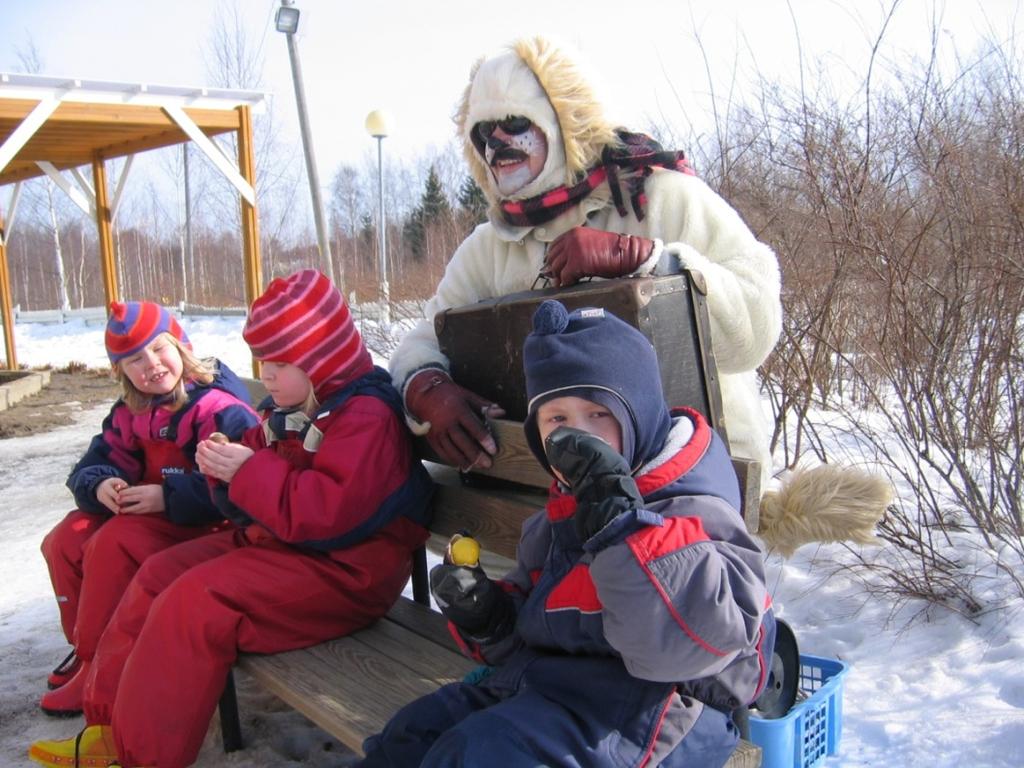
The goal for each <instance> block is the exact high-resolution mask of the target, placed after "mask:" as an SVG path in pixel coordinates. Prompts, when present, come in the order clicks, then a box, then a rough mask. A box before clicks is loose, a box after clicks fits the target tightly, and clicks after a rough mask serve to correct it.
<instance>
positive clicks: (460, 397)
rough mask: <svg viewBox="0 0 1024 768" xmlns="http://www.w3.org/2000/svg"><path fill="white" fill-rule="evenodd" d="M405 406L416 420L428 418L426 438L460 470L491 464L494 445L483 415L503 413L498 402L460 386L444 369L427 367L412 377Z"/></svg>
mask: <svg viewBox="0 0 1024 768" xmlns="http://www.w3.org/2000/svg"><path fill="white" fill-rule="evenodd" d="M405 407H406V409H407V410H408V411H409V413H411V414H412V415H413V416H415V417H416V418H417V419H418V420H419V421H422V422H427V421H429V422H430V431H428V432H427V442H428V443H430V447H431V448H433V449H434V451H435V452H436V453H437V454H438V455H439V456H440V457H441V458H442V459H444V460H445V461H446V462H447V463H449V464H451V465H453V466H456V467H459V468H460V469H462V470H468V469H470V468H471V467H473V466H474V465H475V466H480V467H484V468H486V467H489V466H491V459H490V457H491V456H493V455H494V454H495V453H497V451H498V446H497V445H496V444H495V442H494V438H493V437H492V436H491V433H490V432H488V431H487V424H486V423H485V422H484V416H485V415H487V416H492V417H498V416H504V415H505V411H503V410H502V409H501V408H500V407H499V406H497V405H495V404H494V403H492V402H491V401H490V400H486V399H484V398H482V397H480V396H479V395H475V394H473V393H472V392H470V391H469V390H468V389H466V388H465V387H460V386H459V385H458V384H456V383H455V382H454V381H452V380H451V377H450V376H449V375H448V374H447V373H444V372H443V371H438V370H432V369H430V370H425V371H420V372H419V373H417V374H416V375H415V376H413V377H412V380H411V381H410V382H409V386H408V387H406V390H405Z"/></svg>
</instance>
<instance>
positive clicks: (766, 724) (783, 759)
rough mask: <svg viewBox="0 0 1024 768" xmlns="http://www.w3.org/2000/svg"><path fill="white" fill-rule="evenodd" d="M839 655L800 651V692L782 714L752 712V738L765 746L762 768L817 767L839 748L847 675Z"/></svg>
mask: <svg viewBox="0 0 1024 768" xmlns="http://www.w3.org/2000/svg"><path fill="white" fill-rule="evenodd" d="M846 671H847V666H846V664H844V663H843V662H841V661H838V660H836V659H825V658H821V657H820V656H809V655H805V654H800V695H806V696H807V698H805V699H803V700H802V701H798V702H797V703H796V704H794V705H793V708H792V709H790V710H789V712H787V713H786V714H785V715H783V716H782V717H780V718H778V719H775V720H765V719H763V718H760V717H758V716H757V713H756V711H751V713H750V740H751V741H752V742H754V743H755V744H757V745H758V746H759V747H761V750H762V752H763V757H762V762H761V767H762V768H813V766H817V765H821V763H822V761H824V759H825V758H826V757H827V756H829V755H834V754H836V752H838V751H839V737H840V736H841V735H842V731H843V677H845V675H846Z"/></svg>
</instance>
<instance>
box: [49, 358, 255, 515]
mask: <svg viewBox="0 0 1024 768" xmlns="http://www.w3.org/2000/svg"><path fill="white" fill-rule="evenodd" d="M185 391H186V392H187V394H188V402H187V403H186V404H185V406H184V407H183V408H181V409H180V410H177V411H173V412H172V411H169V410H167V409H166V408H161V407H159V406H156V407H153V408H149V409H147V410H146V411H143V412H142V413H133V412H132V411H130V410H129V409H128V406H127V405H125V403H124V401H123V400H118V401H117V402H116V403H114V405H113V407H112V408H111V409H110V413H109V414H107V417H106V418H105V419H104V420H103V427H102V432H101V433H100V434H98V435H96V436H95V437H94V438H93V439H92V442H91V443H90V444H89V448H88V449H87V450H86V452H85V455H83V456H82V458H81V459H79V461H78V463H77V464H76V465H75V467H74V469H72V470H71V474H70V475H69V476H68V479H67V487H68V488H69V489H70V490H71V493H72V494H74V497H75V503H76V504H77V505H78V508H79V509H82V510H84V511H86V512H92V513H96V514H110V510H108V509H107V508H106V507H104V506H103V505H102V504H101V503H100V502H99V501H98V500H97V498H96V488H97V486H99V484H100V483H101V482H103V481H104V480H106V479H107V478H110V477H119V478H121V479H122V480H124V481H125V482H126V483H128V484H129V485H137V484H140V483H153V484H158V483H159V484H162V485H163V491H164V510H165V511H164V514H165V516H166V517H167V519H169V520H170V521H171V522H173V523H177V524H178V525H206V524H208V523H213V522H217V521H218V520H222V519H223V515H222V514H220V512H219V511H218V510H217V507H216V505H215V504H214V503H213V500H212V499H211V498H210V492H209V489H208V487H207V483H206V478H205V477H204V476H203V475H202V474H200V473H199V472H198V471H197V470H196V467H195V457H196V446H197V445H198V443H199V441H200V440H205V439H206V438H207V437H209V436H210V434H211V433H213V432H223V433H224V434H225V435H227V436H228V438H229V439H231V440H237V439H238V438H239V437H241V435H242V433H244V432H245V430H247V429H249V428H250V427H252V426H253V425H255V424H256V423H257V422H258V419H257V417H256V412H255V411H253V409H252V408H250V407H249V405H248V399H249V392H248V390H247V389H246V387H245V385H244V384H243V383H242V382H241V380H240V379H239V378H238V377H237V376H236V375H235V374H234V373H233V372H232V371H231V369H230V368H228V367H227V366H226V365H224V364H223V363H221V362H219V361H216V365H215V370H214V379H213V381H212V382H211V383H210V384H199V383H197V382H194V381H192V382H189V383H187V384H186V385H185Z"/></svg>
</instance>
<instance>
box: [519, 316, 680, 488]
mask: <svg viewBox="0 0 1024 768" xmlns="http://www.w3.org/2000/svg"><path fill="white" fill-rule="evenodd" d="M523 369H524V372H525V374H526V396H527V398H528V399H529V404H528V413H527V417H526V423H525V424H524V429H525V432H526V440H527V443H528V444H529V446H530V450H531V451H533V454H534V456H536V457H537V459H538V460H539V461H540V462H541V464H543V465H544V467H545V468H548V469H550V467H549V465H548V462H547V458H546V456H545V455H544V449H543V446H542V444H541V440H540V432H539V430H538V429H537V408H539V407H540V406H541V405H542V404H543V403H545V402H547V401H548V400H551V399H553V398H556V397H565V396H575V397H582V398H584V399H586V400H591V401H594V402H597V403H600V404H601V405H603V406H605V407H606V408H608V409H609V410H610V411H611V412H612V414H613V415H614V416H615V418H616V419H617V420H618V422H619V424H620V426H621V427H622V453H623V455H624V456H625V457H626V460H627V461H628V462H629V465H630V466H631V467H632V468H633V469H634V470H636V469H638V468H639V467H640V466H642V465H643V464H644V463H645V462H647V461H649V460H650V459H652V458H654V457H655V456H656V455H657V454H658V452H659V451H660V450H661V448H662V446H663V445H664V443H665V439H666V438H667V436H668V433H669V430H670V429H671V428H672V417H671V415H670V414H669V410H668V406H667V405H666V404H665V396H664V393H663V392H662V388H661V373H660V371H659V369H658V358H657V355H656V354H655V352H654V347H653V346H652V344H651V342H650V341H648V340H647V337H646V336H644V335H643V334H642V333H640V331H638V330H637V329H636V328H634V327H633V326H631V325H629V324H628V323H625V322H623V321H622V320H620V319H619V318H617V317H616V316H615V315H613V314H611V313H610V312H607V311H606V310H603V309H597V308H584V309H577V310H575V311H573V312H569V311H568V310H567V309H566V308H565V306H564V305H563V304H562V303H561V302H558V301H554V300H550V299H549V300H548V301H545V302H543V303H542V304H541V305H540V306H539V307H538V308H537V311H536V312H535V313H534V315H533V331H532V332H531V333H530V335H529V336H527V337H526V343H525V345H524V348H523Z"/></svg>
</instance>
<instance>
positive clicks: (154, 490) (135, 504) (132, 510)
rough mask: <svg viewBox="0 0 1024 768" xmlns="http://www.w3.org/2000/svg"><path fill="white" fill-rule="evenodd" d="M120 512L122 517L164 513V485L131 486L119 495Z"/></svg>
mask: <svg viewBox="0 0 1024 768" xmlns="http://www.w3.org/2000/svg"><path fill="white" fill-rule="evenodd" d="M117 505H118V512H119V513H120V514H122V515H154V514H157V513H159V512H163V511H164V487H163V486H162V485H129V486H126V487H125V488H124V489H122V490H121V491H120V493H118V494H117Z"/></svg>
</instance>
